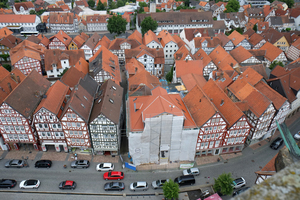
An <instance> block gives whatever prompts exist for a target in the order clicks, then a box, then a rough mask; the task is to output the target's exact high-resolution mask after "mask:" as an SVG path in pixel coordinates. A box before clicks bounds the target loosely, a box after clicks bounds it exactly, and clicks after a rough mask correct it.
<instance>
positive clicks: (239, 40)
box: [228, 31, 251, 50]
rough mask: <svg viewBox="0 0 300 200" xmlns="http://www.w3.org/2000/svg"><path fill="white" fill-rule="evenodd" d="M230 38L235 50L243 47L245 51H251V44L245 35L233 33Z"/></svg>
mask: <svg viewBox="0 0 300 200" xmlns="http://www.w3.org/2000/svg"><path fill="white" fill-rule="evenodd" d="M228 38H229V39H230V40H231V41H232V43H233V44H234V46H235V48H236V47H239V46H243V47H244V48H245V49H247V50H248V49H251V44H250V43H249V42H248V40H247V38H246V37H245V36H244V35H241V34H240V33H239V32H237V31H233V32H232V33H231V34H230V35H229V36H228Z"/></svg>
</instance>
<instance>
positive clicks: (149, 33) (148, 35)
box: [143, 30, 160, 45]
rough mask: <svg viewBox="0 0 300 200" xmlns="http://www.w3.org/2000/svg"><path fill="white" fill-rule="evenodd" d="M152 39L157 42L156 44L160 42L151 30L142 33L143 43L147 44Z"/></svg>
mask: <svg viewBox="0 0 300 200" xmlns="http://www.w3.org/2000/svg"><path fill="white" fill-rule="evenodd" d="M152 41H154V42H157V43H158V44H160V42H159V41H158V39H157V36H156V34H155V33H153V31H151V30H149V31H147V33H145V34H144V37H143V44H144V45H147V44H149V43H150V42H152Z"/></svg>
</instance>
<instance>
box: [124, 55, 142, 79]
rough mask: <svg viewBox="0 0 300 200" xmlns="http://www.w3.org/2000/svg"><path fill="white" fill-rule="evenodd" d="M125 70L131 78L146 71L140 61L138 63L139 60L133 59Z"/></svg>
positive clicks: (127, 63)
mask: <svg viewBox="0 0 300 200" xmlns="http://www.w3.org/2000/svg"><path fill="white" fill-rule="evenodd" d="M125 68H126V70H127V73H128V75H129V78H130V77H131V76H132V75H134V74H136V73H139V72H141V71H144V70H145V67H144V65H143V64H142V63H140V62H139V61H137V59H135V58H131V59H130V60H129V61H128V62H126V65H125Z"/></svg>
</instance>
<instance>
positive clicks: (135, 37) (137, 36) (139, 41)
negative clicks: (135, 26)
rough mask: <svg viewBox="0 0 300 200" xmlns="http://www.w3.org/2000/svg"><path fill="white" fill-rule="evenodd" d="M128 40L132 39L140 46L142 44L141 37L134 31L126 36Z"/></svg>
mask: <svg viewBox="0 0 300 200" xmlns="http://www.w3.org/2000/svg"><path fill="white" fill-rule="evenodd" d="M128 39H134V40H136V41H138V43H140V44H142V43H143V36H142V34H141V33H140V32H139V31H138V30H135V31H134V32H133V33H132V34H131V35H130V36H128Z"/></svg>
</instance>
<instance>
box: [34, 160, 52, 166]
mask: <svg viewBox="0 0 300 200" xmlns="http://www.w3.org/2000/svg"><path fill="white" fill-rule="evenodd" d="M51 166H52V161H51V160H38V161H36V162H35V164H34V167H35V168H50V167H51Z"/></svg>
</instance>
